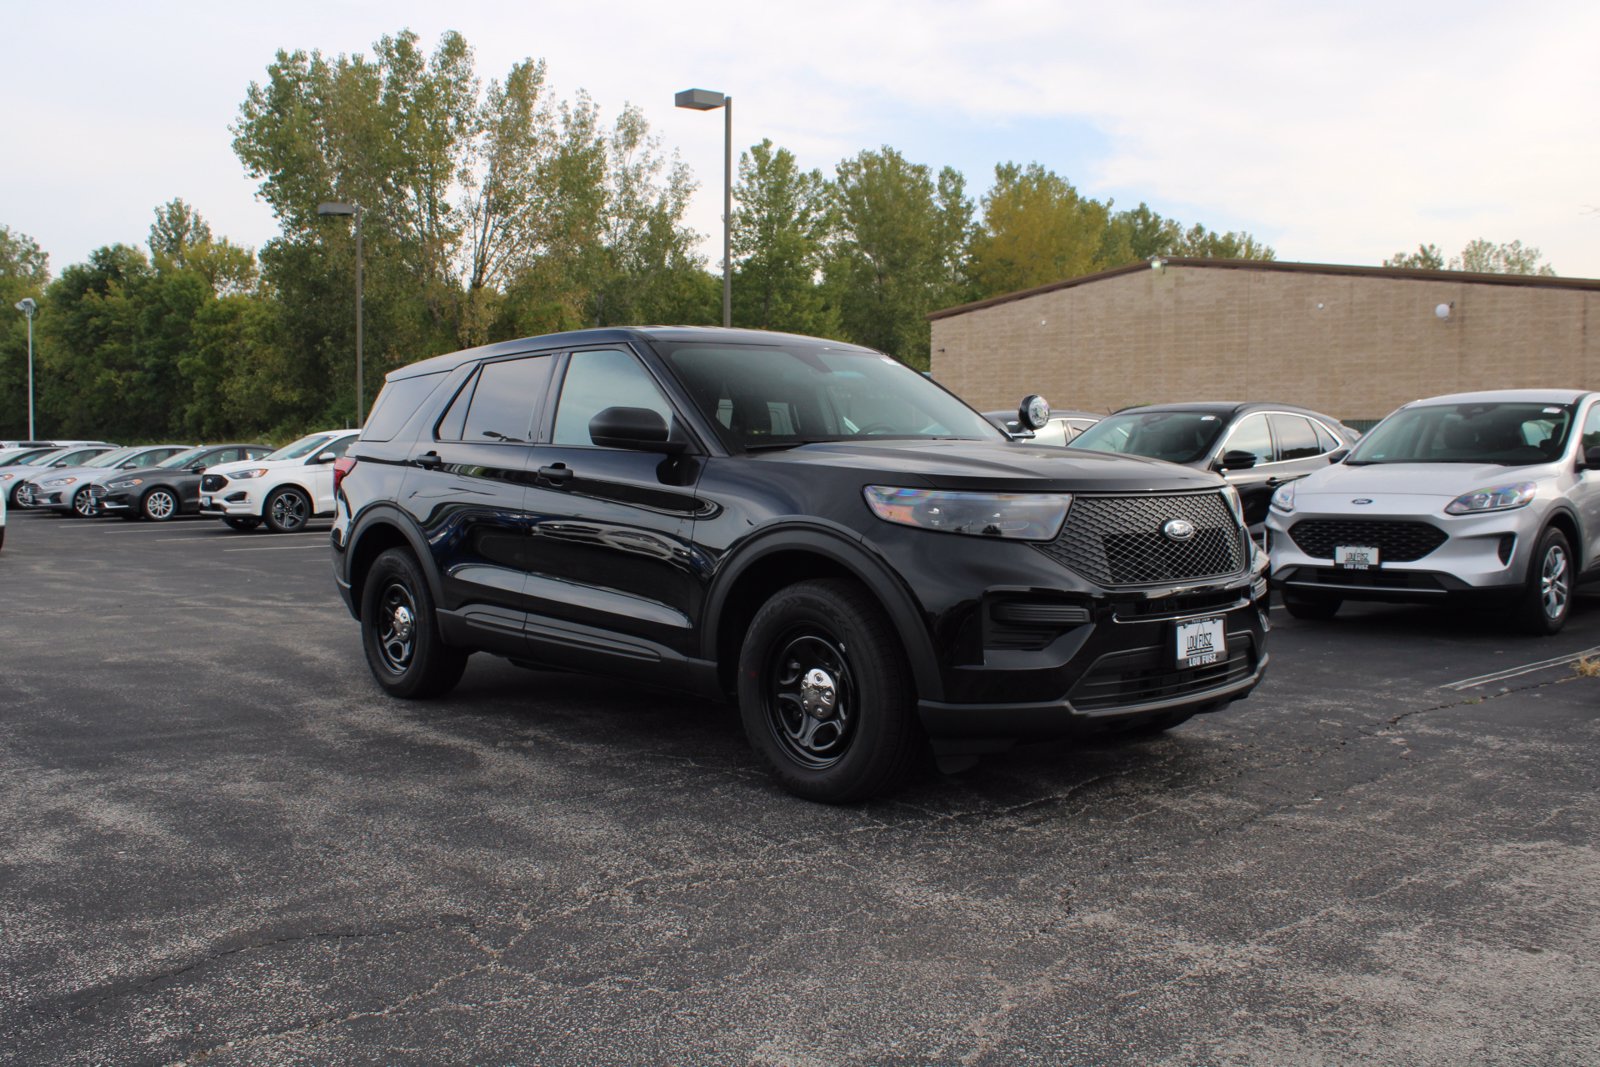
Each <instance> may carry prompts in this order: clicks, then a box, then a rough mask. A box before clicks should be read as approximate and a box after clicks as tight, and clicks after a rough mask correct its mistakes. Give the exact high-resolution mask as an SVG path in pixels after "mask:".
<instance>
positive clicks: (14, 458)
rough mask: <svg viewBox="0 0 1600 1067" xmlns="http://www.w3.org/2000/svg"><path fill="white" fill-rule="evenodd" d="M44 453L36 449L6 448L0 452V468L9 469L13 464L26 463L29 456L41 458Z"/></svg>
mask: <svg viewBox="0 0 1600 1067" xmlns="http://www.w3.org/2000/svg"><path fill="white" fill-rule="evenodd" d="M42 455H44V451H43V450H42V449H38V448H8V449H6V450H5V451H3V452H0V467H9V466H10V465H11V464H13V463H26V462H27V461H28V457H29V456H42Z"/></svg>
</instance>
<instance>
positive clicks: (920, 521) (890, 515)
mask: <svg viewBox="0 0 1600 1067" xmlns="http://www.w3.org/2000/svg"><path fill="white" fill-rule="evenodd" d="M862 492H863V494H864V495H865V496H866V498H867V507H869V508H871V509H872V513H873V514H874V515H876V516H878V518H880V519H882V520H884V521H885V522H897V523H900V524H901V525H902V526H916V527H920V528H921V529H924V530H939V531H942V532H944V533H959V534H972V535H973V536H975V537H1003V538H1008V539H1011V540H1016V541H1051V540H1054V539H1055V536H1056V534H1058V533H1060V532H1061V524H1062V522H1064V521H1065V520H1066V517H1067V508H1068V506H1069V505H1071V503H1072V496H1071V494H1069V493H957V492H946V491H944V490H937V489H902V488H898V487H896V486H892V485H869V486H867V487H866V488H865V489H864V490H863V491H862Z"/></svg>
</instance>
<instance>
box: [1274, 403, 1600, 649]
mask: <svg viewBox="0 0 1600 1067" xmlns="http://www.w3.org/2000/svg"><path fill="white" fill-rule="evenodd" d="M1267 528H1268V530H1269V531H1270V544H1271V552H1272V581H1273V584H1274V585H1275V586H1277V587H1278V588H1279V589H1281V590H1282V592H1283V600H1284V607H1285V608H1287V609H1288V612H1289V614H1291V615H1293V616H1295V617H1296V618H1322V619H1326V618H1329V617H1330V616H1332V615H1333V613H1334V612H1336V611H1338V610H1339V605H1340V604H1341V603H1342V602H1343V601H1346V600H1382V601H1401V602H1411V603H1444V602H1449V601H1456V600H1469V599H1477V600H1485V599H1487V600H1491V601H1492V600H1495V599H1498V600H1500V602H1501V603H1502V604H1503V605H1504V606H1505V607H1507V608H1509V609H1510V611H1511V613H1512V615H1513V619H1514V621H1515V622H1516V623H1517V625H1518V626H1519V627H1520V628H1522V629H1526V630H1529V631H1531V632H1533V633H1541V634H1553V633H1555V632H1556V631H1557V630H1559V629H1561V627H1562V625H1563V624H1564V623H1565V622H1566V621H1567V614H1568V612H1569V611H1570V610H1571V608H1572V593H1573V587H1574V586H1575V585H1576V584H1577V583H1578V582H1580V581H1584V580H1589V579H1596V578H1600V393H1594V392H1586V391H1580V390H1573V389H1506V390H1500V391H1497V392H1485V393H1460V394H1457V395H1454V396H1439V397H1434V398H1432V399H1431V400H1418V401H1415V402H1413V403H1410V404H1407V405H1405V406H1404V407H1402V408H1400V409H1399V410H1398V411H1396V412H1395V413H1394V414H1392V415H1390V416H1389V417H1388V418H1386V419H1384V420H1383V422H1381V423H1379V424H1378V426H1377V427H1376V428H1374V429H1373V430H1371V431H1370V432H1369V433H1368V434H1367V435H1366V436H1365V437H1364V438H1362V439H1361V443H1360V444H1358V445H1357V446H1356V448H1355V450H1354V451H1353V452H1351V453H1350V455H1349V456H1348V457H1346V458H1345V460H1344V462H1342V463H1337V464H1334V465H1333V466H1330V467H1325V468H1323V469H1322V470H1319V471H1317V472H1316V473H1314V474H1311V475H1309V476H1307V477H1305V478H1302V479H1300V480H1299V481H1295V482H1290V483H1289V484H1287V485H1284V486H1280V487H1279V489H1278V491H1277V492H1276V493H1275V494H1274V495H1273V497H1272V509H1271V511H1270V513H1269V514H1268V516H1267Z"/></svg>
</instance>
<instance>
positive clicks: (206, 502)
mask: <svg viewBox="0 0 1600 1067" xmlns="http://www.w3.org/2000/svg"><path fill="white" fill-rule="evenodd" d="M200 506H201V507H203V508H209V507H210V506H211V498H210V497H208V496H203V497H201V498H200Z"/></svg>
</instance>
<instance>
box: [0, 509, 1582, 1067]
mask: <svg viewBox="0 0 1600 1067" xmlns="http://www.w3.org/2000/svg"><path fill="white" fill-rule="evenodd" d="M0 590H3V595H0V783H3V784H0V803H3V811H0V1063H6V1064H43V1063H50V1064H101V1063H117V1064H138V1063H182V1064H200V1063H205V1064H261V1063H272V1064H279V1063H285V1064H299V1063H318V1064H320V1063H344V1062H354V1063H439V1062H452V1063H481V1064H641V1063H652V1064H653V1063H695V1064H724V1063H727V1064H745V1063H754V1064H819V1065H821V1064H830V1065H831V1064H1022V1063H1041V1064H1156V1065H1174V1067H1177V1065H1188V1067H1192V1065H1199V1064H1262V1063H1271V1064H1350V1063H1374V1064H1378V1063H1382V1064H1390V1063H1405V1064H1451V1065H1455V1064H1462V1063H1473V1064H1541V1065H1544V1064H1593V1063H1595V1062H1596V1061H1597V1060H1600V1016H1597V1014H1596V1012H1595V1007H1596V1005H1597V1004H1600V850H1597V847H1596V837H1597V831H1600V802H1597V800H1596V786H1597V784H1600V678H1587V677H1580V676H1579V675H1578V674H1577V673H1576V672H1575V671H1574V670H1573V669H1572V668H1571V667H1570V666H1568V665H1565V664H1556V665H1554V666H1547V667H1544V668H1541V669H1537V670H1533V671H1531V672H1530V673H1526V674H1510V675H1509V676H1507V677H1505V678H1502V679H1497V680H1494V681H1490V682H1486V683H1482V684H1476V685H1474V684H1467V685H1465V686H1462V685H1461V684H1460V683H1463V682H1467V683H1470V682H1471V680H1472V679H1474V678H1478V677H1481V676H1484V675H1489V674H1495V673H1508V672H1510V671H1512V670H1513V669H1515V668H1518V667H1520V666H1522V665H1526V664H1533V663H1537V662H1539V661H1543V660H1547V659H1551V658H1559V657H1563V656H1566V655H1568V654H1572V653H1576V652H1578V651H1581V650H1584V649H1593V648H1596V646H1600V595H1597V594H1595V593H1590V594H1587V595H1586V596H1585V597H1583V598H1582V601H1581V603H1580V605H1579V609H1578V611H1577V612H1576V613H1575V615H1574V618H1573V620H1572V623H1571V624H1570V626H1569V627H1568V629H1567V630H1566V631H1565V632H1564V633H1562V634H1561V635H1559V636H1558V637H1556V638H1551V639H1544V640H1541V639H1534V638H1526V637H1512V636H1507V635H1505V634H1503V633H1501V632H1500V630H1499V628H1498V626H1497V624H1496V621H1495V620H1494V619H1492V618H1487V617H1480V616H1471V615H1459V614H1454V613H1443V612H1436V611H1426V610H1421V609H1412V608H1389V607H1367V608H1355V609H1347V610H1346V612H1344V613H1341V615H1340V617H1339V618H1338V619H1336V620H1334V621H1333V622H1331V623H1320V624H1312V623H1297V622H1295V621H1293V620H1290V619H1288V618H1287V617H1286V616H1284V615H1283V613H1282V612H1281V611H1275V612H1274V613H1273V621H1274V625H1275V631H1274V634H1273V639H1272V640H1273V646H1272V655H1273V664H1272V668H1271V670H1270V677H1269V680H1268V681H1267V682H1266V683H1265V685H1263V686H1262V688H1261V689H1259V690H1258V691H1257V693H1256V694H1255V695H1254V696H1252V697H1251V698H1250V699H1249V700H1247V701H1244V702H1242V703H1238V704H1235V705H1233V706H1232V707H1231V708H1229V709H1228V710H1226V711H1224V712H1221V713H1219V714H1216V715H1213V716H1209V717H1205V718H1203V719H1199V720H1195V721H1193V722H1191V723H1189V724H1187V725H1185V726H1183V727H1181V728H1179V729H1177V730H1174V731H1172V732H1171V733H1169V734H1168V735H1165V736H1163V737H1161V738H1159V739H1156V740H1153V741H1147V742H1142V743H1121V744H1109V743H1108V744H1096V745H1089V746H1082V745H1078V746H1074V745H1071V744H1066V743H1055V744H1048V745H1035V746H1030V747H1026V748H1021V749H1018V750H1016V751H1014V752H1012V753H1009V754H1007V755H1004V756H999V757H991V758H988V759H986V760H985V761H984V762H982V763H981V764H980V765H979V766H978V767H977V768H975V769H974V770H972V771H970V772H967V773H965V774H962V775H960V776H957V777H943V776H940V775H938V774H936V773H934V772H932V771H929V772H927V773H926V774H924V775H923V776H922V777H921V778H919V779H918V780H917V781H916V782H914V783H913V785H912V786H911V787H910V788H909V789H907V790H906V791H905V792H904V793H902V794H901V795H899V796H897V797H895V798H893V799H890V800H885V801H882V802H878V803H873V804H868V805H864V806H860V807H852V808H828V807H821V806H817V805H814V804H809V803H806V802H804V801H800V800H796V799H794V798H791V797H789V796H788V795H786V794H784V793H782V792H780V791H778V790H777V789H776V788H774V786H773V785H772V783H771V782H770V781H768V779H767V778H766V777H765V776H764V775H763V774H762V773H761V771H760V769H759V767H758V765H757V763H756V760H755V758H754V756H753V755H752V754H751V753H750V752H749V750H748V749H747V748H746V746H745V743H744V740H743V737H742V735H741V733H740V731H739V728H738V723H737V720H736V718H735V716H734V714H733V713H732V712H731V710H730V709H728V708H725V707H719V706H708V705H704V704H701V703H699V702H696V701H693V700H690V699H687V698H684V697H680V696H676V695H672V694H667V693H661V692H656V691H651V690H641V689H638V688H635V687H632V686H629V685H626V684H623V683H619V682H617V681H614V680H610V679H603V678H587V677H581V676H577V675H563V674H556V673H534V672H529V671H524V670H520V669H518V668H515V667H512V666H510V665H509V664H505V663H502V662H499V661H495V660H491V659H487V658H485V657H481V656H480V657H475V658H474V660H473V664H472V666H471V667H470V668H469V669H468V672H467V676H466V679H465V681H464V682H463V684H462V685H461V687H460V688H459V689H458V690H457V691H456V692H455V693H454V694H453V695H452V696H451V697H450V698H448V699H446V700H443V701H437V702H431V703H402V702H397V701H393V700H390V699H388V698H386V697H384V696H383V695H382V694H381V693H380V692H379V690H378V689H377V688H376V686H375V685H374V684H373V683H372V682H371V681H370V679H369V676H368V674H367V670H366V667H365V664H364V663H363V661H362V658H361V653H360V649H359V646H358V640H357V631H356V628H355V624H354V623H353V622H352V620H351V619H350V618H349V616H348V615H347V614H346V613H345V611H344V609H343V606H342V605H341V604H340V603H339V600H338V597H337V594H336V593H335V591H334V586H333V581H332V578H331V576H330V573H329V569H328V560H327V552H326V547H325V534H324V533H323V532H322V531H320V530H316V531H313V532H311V533H308V534H304V535H300V536H297V537H291V536H282V537H274V536H271V535H266V534H250V535H241V534H236V533H233V532H232V531H229V530H227V529H225V528H224V527H222V526H221V524H219V523H214V522H206V521H192V522H178V523H172V524H167V525H162V526H152V525H149V524H129V523H120V522H114V521H113V522H82V521H78V520H65V519H58V518H56V517H54V516H40V515H36V514H21V515H19V514H16V513H13V514H12V515H11V525H10V529H9V532H8V537H7V540H6V543H5V547H4V549H3V551H0ZM1452 684H1455V685H1457V688H1447V686H1450V685H1452Z"/></svg>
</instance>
